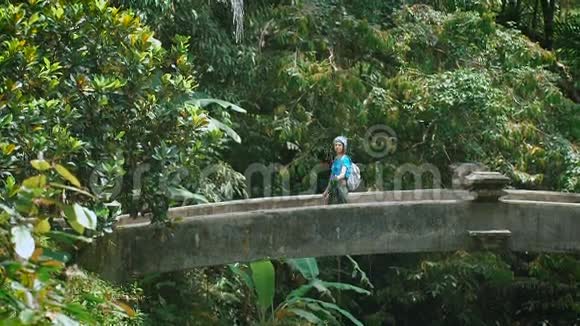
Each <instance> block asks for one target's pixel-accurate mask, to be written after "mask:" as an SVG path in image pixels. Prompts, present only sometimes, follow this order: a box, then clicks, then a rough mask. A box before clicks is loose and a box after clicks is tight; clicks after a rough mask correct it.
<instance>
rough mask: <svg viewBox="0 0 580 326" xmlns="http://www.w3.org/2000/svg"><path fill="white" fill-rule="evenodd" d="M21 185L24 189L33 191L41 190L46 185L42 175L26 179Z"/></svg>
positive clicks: (44, 177)
mask: <svg viewBox="0 0 580 326" xmlns="http://www.w3.org/2000/svg"><path fill="white" fill-rule="evenodd" d="M22 185H23V186H25V187H26V188H30V189H34V188H42V187H44V186H45V185H46V176H45V175H43V174H39V175H36V176H33V177H30V178H27V179H26V180H24V181H23V182H22Z"/></svg>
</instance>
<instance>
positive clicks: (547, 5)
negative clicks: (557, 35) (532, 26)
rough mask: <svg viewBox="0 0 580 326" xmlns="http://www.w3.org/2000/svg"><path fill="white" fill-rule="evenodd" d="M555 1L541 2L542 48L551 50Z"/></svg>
mask: <svg viewBox="0 0 580 326" xmlns="http://www.w3.org/2000/svg"><path fill="white" fill-rule="evenodd" d="M556 1H557V0H541V3H542V12H543V14H544V41H543V42H542V46H543V47H544V48H546V49H548V50H551V49H552V47H553V45H554V12H555V11H556Z"/></svg>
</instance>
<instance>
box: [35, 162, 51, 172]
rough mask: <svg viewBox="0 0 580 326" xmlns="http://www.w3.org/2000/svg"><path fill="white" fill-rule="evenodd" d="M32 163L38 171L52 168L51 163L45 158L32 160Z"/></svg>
mask: <svg viewBox="0 0 580 326" xmlns="http://www.w3.org/2000/svg"><path fill="white" fill-rule="evenodd" d="M30 164H31V165H32V167H33V168H35V169H36V170H38V171H46V170H48V169H50V163H48V162H47V161H45V160H32V161H30Z"/></svg>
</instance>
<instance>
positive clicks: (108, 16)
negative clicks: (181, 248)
mask: <svg viewBox="0 0 580 326" xmlns="http://www.w3.org/2000/svg"><path fill="white" fill-rule="evenodd" d="M376 127H379V128H378V129H376ZM386 127H388V128H386ZM381 128H382V129H381ZM373 130H378V131H381V132H385V131H386V132H388V136H389V137H390V138H389V139H386V140H385V139H378V140H377V139H370V138H372V136H373V135H372V134H370V133H369V131H373ZM339 134H344V135H345V136H347V137H348V138H349V149H350V151H351V155H352V157H353V158H354V160H355V161H356V162H357V163H360V165H361V167H363V168H362V176H363V180H364V181H365V184H364V187H363V189H361V191H365V190H376V189H385V190H388V189H393V188H394V187H395V186H396V185H394V183H393V175H394V173H395V171H396V169H397V168H398V167H400V166H402V165H404V164H406V163H412V164H423V163H428V164H433V165H434V166H435V167H437V168H438V169H439V170H440V171H441V175H442V177H443V180H442V181H443V186H444V187H451V186H452V185H451V180H450V177H451V170H450V166H451V165H453V164H455V163H458V162H480V163H482V164H484V165H486V166H487V167H488V168H489V169H491V170H496V171H501V172H502V173H504V174H505V175H507V176H509V177H510V178H511V180H512V185H511V186H513V187H515V188H522V189H537V190H540V189H541V190H554V191H564V192H580V153H579V147H578V146H579V145H580V3H578V1H577V0H497V1H492V0H490V1H484V0H466V1H455V0H424V1H420V0H417V1H411V0H409V1H405V0H393V1H377V0H368V1H352V0H255V1H251V2H246V3H244V2H243V1H242V0H231V1H225V0H209V1H208V0H204V1H201V0H141V1H136V0H117V1H109V2H107V1H104V0H73V1H59V0H28V1H2V2H1V3H0V226H1V227H0V320H1V321H2V322H1V323H0V324H2V325H36V324H38V325H44V324H55V325H77V324H79V323H80V324H90V325H254V324H258V325H271V324H276V325H296V324H299V325H316V324H322V325H324V324H331V325H335V324H339V325H343V324H344V325H348V324H355V325H361V324H364V325H540V324H541V325H575V324H580V317H579V316H580V260H579V259H580V257H579V256H578V255H556V254H550V255H548V254H537V253H526V254H514V253H508V252H496V253H489V252H473V253H467V252H456V253H449V254H428V253H425V254H421V255H373V256H364V257H350V256H347V257H328V258H321V259H312V258H304V259H293V260H292V259H290V260H285V261H260V262H254V263H251V264H234V265H230V266H220V267H212V268H203V269H196V270H191V271H180V272H174V273H169V274H161V275H150V276H148V277H145V278H143V279H139V280H135V282H134V283H131V284H124V285H113V284H110V283H107V282H105V281H103V280H101V279H99V278H98V276H96V275H92V274H91V273H88V272H86V271H84V270H82V269H81V268H79V267H77V266H76V265H75V264H74V263H75V257H74V256H75V255H74V253H75V250H77V249H78V248H80V247H82V246H83V245H86V243H87V242H91V241H93V240H94V239H96V238H98V237H100V236H103V235H104V234H106V233H110V232H115V231H114V225H115V222H116V221H117V219H118V217H119V216H120V214H122V213H129V214H131V215H133V216H136V215H139V214H144V213H151V216H152V219H153V220H154V222H156V223H166V222H167V218H166V212H167V209H168V208H169V207H171V206H178V205H184V204H195V203H201V202H218V201H224V200H230V199H238V198H246V197H257V196H265V195H268V196H269V195H282V194H298V193H303V192H305V191H308V190H309V189H311V190H312V174H314V176H316V175H318V176H320V178H318V180H317V181H316V182H315V184H314V187H315V188H316V191H318V192H321V191H322V189H323V187H324V186H325V184H326V180H325V176H327V174H328V171H327V170H325V169H324V168H317V167H319V166H324V165H323V164H325V163H328V162H329V160H330V159H331V147H330V146H329V145H330V142H331V141H332V139H333V138H334V136H336V135H339ZM379 136H380V135H379ZM385 141H387V142H388V141H390V142H391V143H389V146H387V143H385ZM255 163H260V164H264V165H266V166H267V165H270V164H274V165H272V166H273V167H274V168H273V170H272V174H273V184H272V186H271V187H264V186H263V183H262V182H260V181H262V180H253V179H250V180H246V178H245V176H244V171H246V169H247V168H248V166H250V165H251V164H255ZM321 164H322V165H321ZM208 171H209V173H208ZM135 176H139V177H138V178H136V177H135ZM247 181H248V182H247ZM404 181H405V182H404V185H403V186H404V187H406V188H409V189H411V187H412V185H413V183H412V180H410V179H409V180H407V179H404ZM136 182H137V183H138V184H136ZM248 184H249V185H250V187H248V186H247V185H248ZM423 186H424V187H425V188H429V187H432V186H437V185H434V184H432V183H431V184H424V185H423ZM61 217H62V218H63V219H64V221H60V218H61Z"/></svg>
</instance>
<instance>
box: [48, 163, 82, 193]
mask: <svg viewBox="0 0 580 326" xmlns="http://www.w3.org/2000/svg"><path fill="white" fill-rule="evenodd" d="M54 168H55V169H56V172H58V174H60V175H61V176H62V177H63V178H65V179H66V180H67V181H68V182H70V183H71V184H72V185H73V186H75V187H79V188H80V187H81V183H80V182H79V180H78V179H77V177H75V176H74V175H73V174H72V173H70V172H69V170H67V169H66V168H65V167H64V166H62V165H60V164H56V165H55V166H54Z"/></svg>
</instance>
